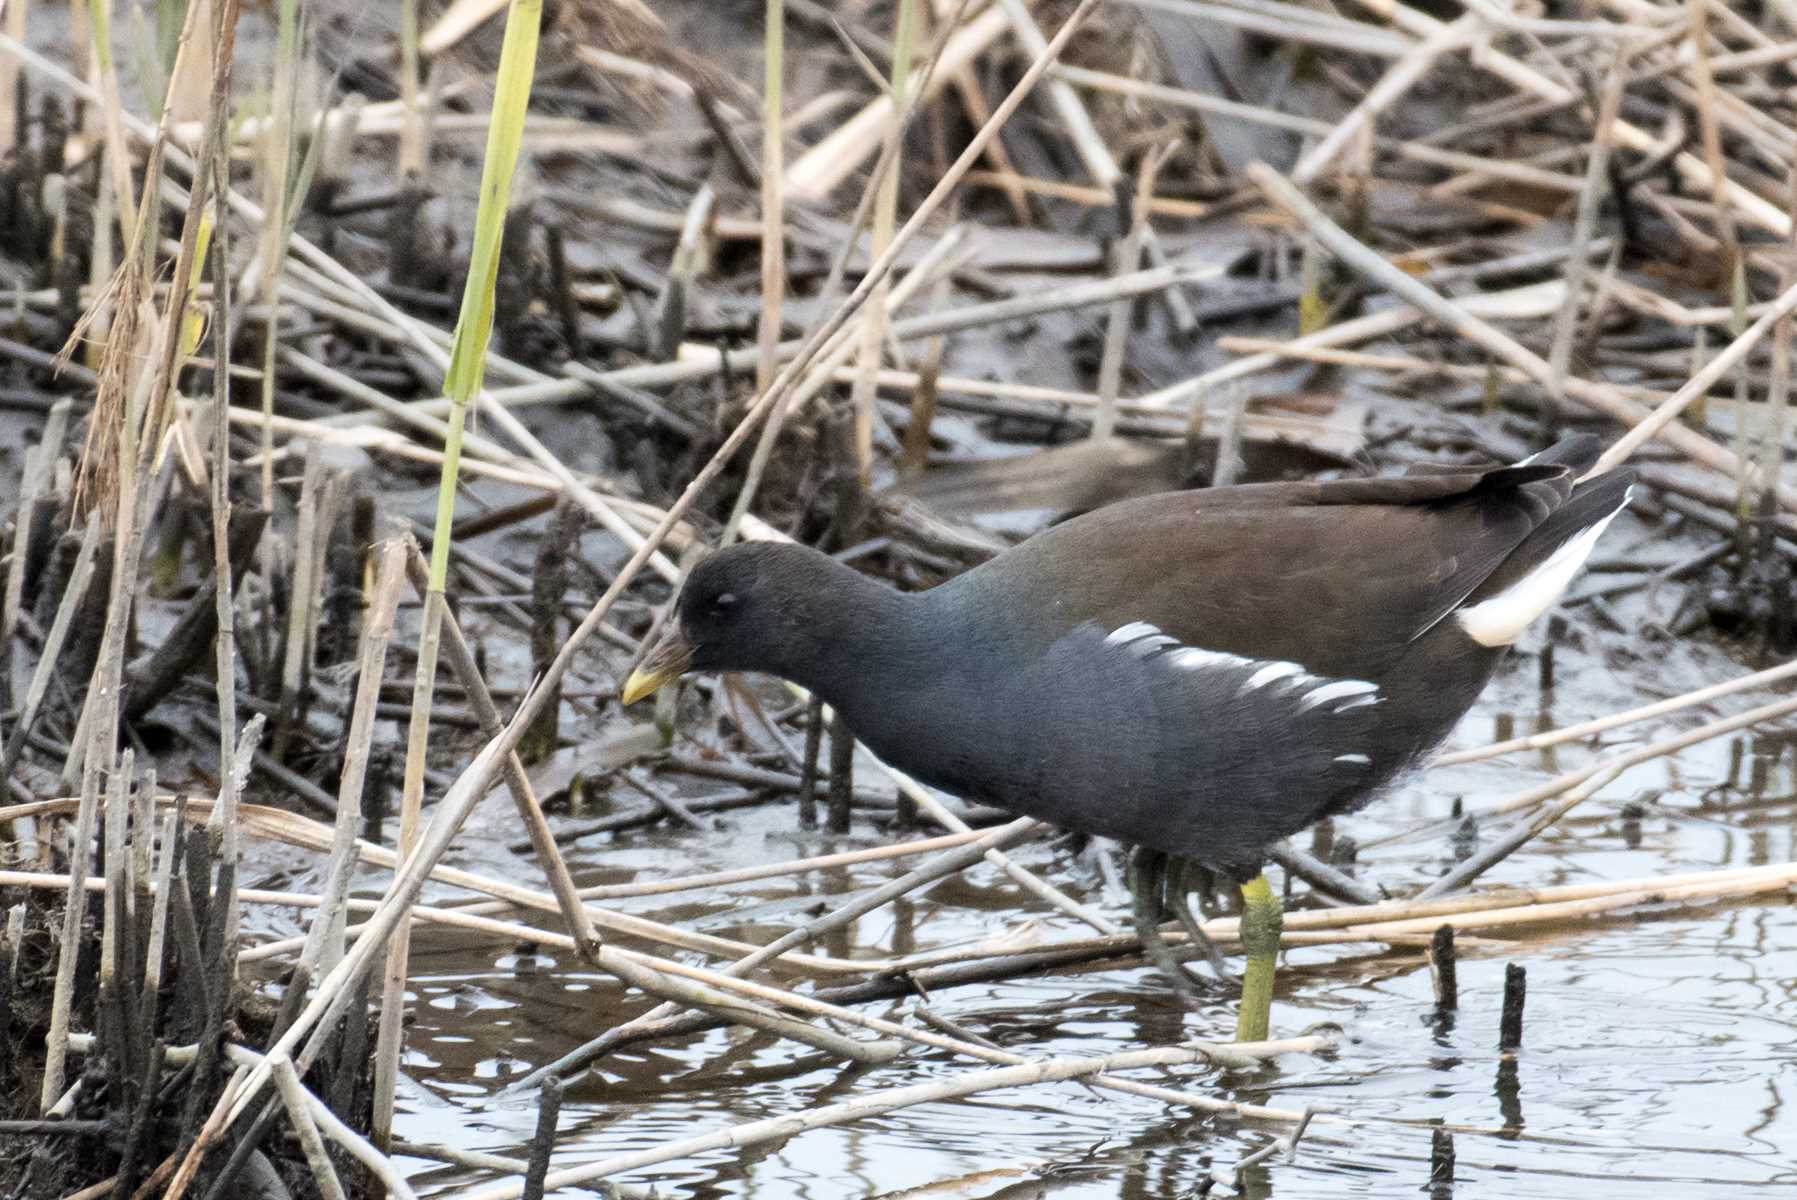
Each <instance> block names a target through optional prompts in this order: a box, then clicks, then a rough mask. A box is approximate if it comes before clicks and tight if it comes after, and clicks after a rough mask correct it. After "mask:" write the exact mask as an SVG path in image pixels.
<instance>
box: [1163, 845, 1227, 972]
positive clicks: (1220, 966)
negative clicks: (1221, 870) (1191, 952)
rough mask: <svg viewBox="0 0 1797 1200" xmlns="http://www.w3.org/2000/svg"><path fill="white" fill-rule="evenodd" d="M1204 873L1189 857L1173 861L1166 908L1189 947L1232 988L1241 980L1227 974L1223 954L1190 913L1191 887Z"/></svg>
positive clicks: (1195, 915) (1168, 876) (1199, 922)
mask: <svg viewBox="0 0 1797 1200" xmlns="http://www.w3.org/2000/svg"><path fill="white" fill-rule="evenodd" d="M1204 873H1205V872H1204V868H1203V867H1201V866H1199V865H1198V864H1197V863H1195V862H1193V861H1192V860H1191V859H1189V858H1182V859H1178V860H1176V861H1175V862H1174V864H1173V866H1172V868H1171V869H1170V870H1168V872H1167V907H1168V908H1169V909H1171V910H1172V911H1173V915H1174V916H1175V917H1178V918H1179V923H1180V925H1181V926H1182V927H1183V928H1184V929H1185V931H1186V936H1187V937H1188V938H1190V939H1191V940H1192V945H1194V946H1196V947H1198V948H1199V949H1200V950H1203V951H1204V959H1205V961H1206V962H1208V963H1210V969H1211V970H1212V971H1213V972H1215V973H1216V976H1217V981H1218V982H1219V983H1221V984H1223V985H1224V986H1226V987H1235V986H1237V985H1238V984H1239V983H1240V981H1239V980H1237V979H1236V977H1235V976H1234V975H1231V974H1230V973H1229V967H1228V965H1227V964H1226V963H1224V961H1223V952H1222V951H1221V950H1219V949H1217V943H1215V942H1213V941H1211V939H1210V935H1209V934H1208V933H1206V932H1204V923H1203V922H1202V921H1200V920H1199V919H1198V914H1196V913H1194V912H1193V911H1192V885H1193V883H1194V881H1195V879H1196V878H1198V877H1202V876H1203V875H1204Z"/></svg>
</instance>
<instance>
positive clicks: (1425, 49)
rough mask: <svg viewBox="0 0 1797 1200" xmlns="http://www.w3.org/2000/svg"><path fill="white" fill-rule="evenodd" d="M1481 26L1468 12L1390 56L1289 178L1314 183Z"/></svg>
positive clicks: (1301, 182) (1471, 37)
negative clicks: (1374, 79)
mask: <svg viewBox="0 0 1797 1200" xmlns="http://www.w3.org/2000/svg"><path fill="white" fill-rule="evenodd" d="M1480 28H1481V22H1480V19H1479V18H1478V17H1477V16H1475V15H1473V14H1472V13H1468V14H1466V15H1465V16H1463V17H1461V18H1460V19H1459V20H1457V21H1455V22H1454V23H1453V24H1451V25H1443V26H1442V27H1441V28H1440V29H1439V30H1437V31H1436V32H1435V33H1433V34H1430V35H1429V36H1428V37H1426V38H1423V39H1421V40H1420V41H1418V42H1417V43H1416V44H1415V45H1413V46H1412V47H1411V48H1410V49H1408V50H1406V51H1405V52H1404V53H1403V54H1402V55H1401V56H1400V57H1398V58H1397V59H1395V60H1393V62H1392V64H1391V66H1390V67H1388V68H1387V69H1386V72H1385V74H1384V75H1382V76H1381V77H1380V79H1379V82H1378V83H1375V84H1374V85H1373V86H1372V87H1371V88H1369V89H1367V93H1366V95H1365V96H1363V97H1362V98H1361V100H1360V103H1359V104H1356V105H1355V106H1354V108H1353V109H1352V110H1351V111H1350V112H1349V113H1348V115H1347V116H1345V117H1343V118H1342V119H1341V120H1340V121H1339V122H1337V124H1336V126H1335V128H1333V129H1331V130H1330V131H1329V132H1328V134H1327V135H1326V136H1325V137H1324V138H1323V140H1322V141H1320V142H1318V143H1317V144H1316V145H1315V146H1312V147H1311V148H1310V149H1309V150H1308V151H1306V152H1305V154H1304V157H1302V158H1300V159H1299V160H1298V164H1297V165H1296V166H1294V167H1293V168H1292V171H1291V177H1292V182H1294V183H1296V184H1297V185H1298V186H1299V187H1308V186H1309V185H1310V184H1312V183H1314V182H1315V181H1316V179H1317V176H1319V175H1320V174H1322V173H1323V171H1324V170H1325V169H1327V168H1328V167H1329V165H1330V164H1331V163H1332V162H1334V161H1335V159H1336V158H1337V157H1338V156H1339V155H1340V154H1341V153H1342V151H1344V150H1346V149H1347V148H1348V145H1349V143H1350V142H1352V141H1354V140H1355V139H1356V138H1357V137H1359V136H1361V135H1362V134H1363V133H1365V132H1370V131H1371V128H1372V124H1373V121H1374V120H1375V119H1376V118H1377V117H1378V116H1379V114H1380V113H1382V112H1384V111H1385V110H1386V109H1388V108H1390V107H1391V106H1392V105H1393V104H1394V103H1396V102H1397V101H1398V100H1399V99H1400V98H1401V97H1402V96H1403V95H1404V94H1405V93H1406V92H1408V91H1409V90H1410V89H1411V88H1412V87H1415V86H1416V84H1417V83H1418V82H1419V81H1420V80H1421V79H1422V77H1423V76H1424V75H1427V74H1428V73H1429V72H1430V71H1431V70H1433V69H1434V67H1435V63H1436V60H1437V59H1439V58H1441V57H1442V56H1443V55H1445V54H1453V53H1457V52H1458V51H1460V50H1461V49H1463V48H1464V47H1466V46H1467V45H1468V44H1469V43H1470V42H1471V41H1472V40H1473V37H1474V36H1475V35H1476V34H1478V33H1479V32H1480Z"/></svg>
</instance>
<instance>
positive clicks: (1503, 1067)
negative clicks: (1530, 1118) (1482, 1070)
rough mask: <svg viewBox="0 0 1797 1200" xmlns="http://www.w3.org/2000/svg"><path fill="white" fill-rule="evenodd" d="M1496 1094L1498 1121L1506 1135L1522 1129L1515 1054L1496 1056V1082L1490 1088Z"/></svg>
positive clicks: (1519, 1086)
mask: <svg viewBox="0 0 1797 1200" xmlns="http://www.w3.org/2000/svg"><path fill="white" fill-rule="evenodd" d="M1492 1091H1493V1092H1495V1093H1496V1094H1497V1102H1498V1121H1499V1124H1501V1125H1502V1126H1503V1129H1504V1133H1505V1134H1506V1135H1512V1134H1516V1133H1519V1132H1521V1131H1522V1082H1521V1080H1520V1079H1519V1078H1518V1076H1517V1071H1516V1055H1514V1054H1510V1053H1505V1054H1503V1055H1501V1056H1499V1058H1498V1067H1497V1084H1496V1085H1495V1086H1494V1087H1493V1088H1492Z"/></svg>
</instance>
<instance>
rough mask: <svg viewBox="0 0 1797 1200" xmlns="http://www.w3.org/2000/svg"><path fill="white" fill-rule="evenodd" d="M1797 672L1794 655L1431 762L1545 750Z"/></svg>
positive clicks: (1768, 683)
mask: <svg viewBox="0 0 1797 1200" xmlns="http://www.w3.org/2000/svg"><path fill="white" fill-rule="evenodd" d="M1794 675H1797V659H1792V660H1791V661H1790V662H1786V663H1782V664H1780V665H1779V666H1776V667H1768V668H1766V669H1765V670H1763V671H1755V672H1753V673H1752V674H1750V675H1741V676H1738V677H1736V678H1734V679H1730V680H1727V681H1726V682H1723V683H1715V684H1711V685H1710V686H1708V687H1703V688H1698V689H1696V690H1695V691H1690V692H1686V693H1684V694H1683V695H1679V696H1672V697H1669V698H1667V699H1665V700H1658V701H1655V702H1654V703H1652V704H1643V705H1641V706H1640V707H1638V708H1631V709H1628V710H1626V711H1624V712H1619V713H1611V714H1610V715H1609V716H1605V717H1596V718H1593V719H1592V720H1589V721H1581V722H1580V723H1579V724H1577V725H1567V726H1564V727H1562V728H1560V729H1552V730H1547V731H1545V732H1542V733H1533V734H1529V735H1527V736H1526V737H1516V738H1511V739H1509V740H1508V741H1503V742H1494V743H1492V744H1491V745H1489V746H1478V747H1474V748H1472V749H1467V750H1453V751H1448V752H1446V753H1442V754H1438V755H1436V756H1435V758H1434V759H1433V760H1432V761H1431V762H1430V764H1429V765H1430V766H1432V767H1446V766H1452V765H1454V764H1456V763H1467V762H1479V761H1481V760H1483V759H1487V758H1496V757H1498V756H1499V755H1503V754H1510V753H1513V752H1515V751H1517V750H1544V749H1546V748H1547V747H1549V746H1557V745H1559V744H1561V743H1562V742H1570V741H1576V740H1578V739H1580V738H1585V737H1590V736H1591V735H1592V734H1597V733H1603V732H1605V731H1607V730H1611V729H1617V728H1620V727H1621V726H1624V725H1633V724H1635V723H1636V722H1638V721H1645V720H1648V719H1649V718H1652V717H1663V716H1665V715H1666V714H1668V713H1674V712H1678V711H1680V710H1681V709H1686V708H1690V707H1692V706H1694V705H1698V704H1707V703H1708V702H1709V701H1711V700H1718V699H1721V698H1722V697H1723V696H1728V695H1732V694H1733V693H1735V692H1741V691H1746V690H1747V689H1749V688H1760V687H1770V686H1771V685H1772V684H1775V683H1778V682H1780V681H1782V680H1785V679H1789V678H1791V677H1792V676H1794Z"/></svg>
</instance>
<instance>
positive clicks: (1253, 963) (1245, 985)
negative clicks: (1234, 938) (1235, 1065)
mask: <svg viewBox="0 0 1797 1200" xmlns="http://www.w3.org/2000/svg"><path fill="white" fill-rule="evenodd" d="M1284 925H1285V909H1284V906H1283V905H1281V904H1280V902H1279V893H1277V892H1275V891H1274V890H1273V887H1272V885H1271V884H1269V883H1268V882H1267V877H1266V876H1265V875H1256V876H1255V877H1254V878H1253V879H1250V880H1249V881H1248V882H1247V883H1244V884H1243V885H1242V950H1243V951H1244V952H1245V953H1246V954H1247V956H1248V968H1247V970H1246V971H1245V972H1244V973H1243V975H1242V1007H1241V1008H1240V1010H1238V1011H1237V1013H1236V1018H1235V1040H1236V1041H1238V1042H1264V1041H1265V1040H1266V1038H1267V1022H1268V1018H1269V1015H1270V1010H1271V1009H1272V1007H1273V964H1274V961H1275V960H1276V959H1277V958H1278V956H1279V933H1280V930H1281V929H1282V928H1284Z"/></svg>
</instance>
